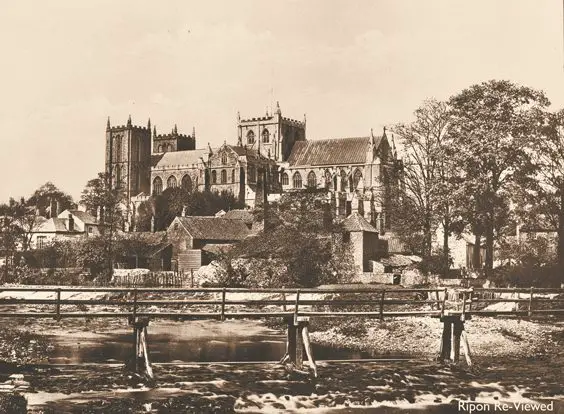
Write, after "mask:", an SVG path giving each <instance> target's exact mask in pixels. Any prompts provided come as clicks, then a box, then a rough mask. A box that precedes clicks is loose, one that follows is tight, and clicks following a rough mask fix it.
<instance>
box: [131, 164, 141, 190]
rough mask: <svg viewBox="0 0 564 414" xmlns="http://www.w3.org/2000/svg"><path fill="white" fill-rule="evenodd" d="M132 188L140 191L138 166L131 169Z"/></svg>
mask: <svg viewBox="0 0 564 414" xmlns="http://www.w3.org/2000/svg"><path fill="white" fill-rule="evenodd" d="M131 186H132V187H133V189H134V191H139V190H138V189H139V171H138V169H137V166H136V165H134V166H133V167H132V168H131Z"/></svg>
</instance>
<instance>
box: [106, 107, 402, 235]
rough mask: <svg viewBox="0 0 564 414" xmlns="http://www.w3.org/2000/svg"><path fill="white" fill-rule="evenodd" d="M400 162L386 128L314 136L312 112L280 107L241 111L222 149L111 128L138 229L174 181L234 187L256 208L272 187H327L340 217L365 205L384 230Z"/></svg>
mask: <svg viewBox="0 0 564 414" xmlns="http://www.w3.org/2000/svg"><path fill="white" fill-rule="evenodd" d="M398 166H399V162H398V160H397V155H396V151H395V147H394V145H393V142H392V144H391V145H390V143H389V141H388V138H387V136H386V130H385V129H384V131H383V133H382V135H374V133H373V131H372V130H371V131H370V134H369V135H367V136H363V137H352V138H330V139H315V140H307V139H306V119H305V116H304V119H303V120H302V121H299V120H295V119H291V118H286V117H284V116H282V111H281V109H280V106H279V104H278V103H277V104H276V109H275V110H274V111H273V113H271V114H269V113H267V114H266V116H262V117H257V118H247V119H243V118H241V116H240V115H239V114H237V142H236V144H230V143H229V144H228V143H227V142H224V143H223V145H221V146H220V147H219V148H211V147H210V146H209V144H208V147H207V148H199V149H198V148H196V133H195V128H193V129H192V134H191V135H186V134H181V133H178V129H177V127H176V126H174V128H173V129H172V131H171V132H170V133H168V134H158V133H157V129H156V127H155V126H153V127H152V128H151V121H150V120H149V121H148V123H147V126H146V127H143V126H136V125H133V124H132V122H131V117H129V119H128V120H127V124H126V125H122V126H112V125H111V124H110V120H109V119H108V123H107V127H106V166H105V170H106V173H108V174H109V175H110V176H111V177H112V182H113V185H115V186H121V187H122V188H123V189H124V192H125V196H126V200H127V201H126V203H127V206H126V210H127V211H128V216H129V226H130V229H131V230H133V229H134V224H133V223H134V221H135V220H134V217H135V215H136V208H137V206H138V205H139V203H141V202H143V201H145V200H147V199H149V198H150V196H152V195H159V194H161V193H162V192H163V191H164V190H166V189H167V188H171V187H179V186H180V187H182V188H184V189H186V190H188V191H204V190H211V191H222V190H227V191H230V192H232V193H233V194H234V195H235V196H236V197H238V198H239V200H240V201H244V202H245V204H246V205H247V206H248V207H249V208H252V207H254V205H255V202H256V200H262V197H266V194H281V193H283V192H287V191H299V190H300V189H304V188H306V187H307V188H322V189H326V190H327V197H328V199H329V200H330V201H331V202H332V203H333V205H334V208H335V213H336V215H337V216H340V217H346V216H348V215H350V214H351V213H352V212H358V213H359V214H360V215H362V216H364V217H365V218H366V219H367V220H369V221H370V222H371V223H372V224H373V225H374V226H375V227H376V228H377V229H378V231H379V232H380V233H381V234H383V233H384V232H385V231H386V230H387V229H389V227H390V223H389V220H388V219H387V214H386V212H387V210H388V209H389V206H388V199H389V190H390V186H391V185H392V178H391V177H392V174H391V171H392V169H394V168H397V167H398Z"/></svg>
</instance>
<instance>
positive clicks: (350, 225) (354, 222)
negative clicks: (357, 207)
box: [343, 211, 378, 233]
mask: <svg viewBox="0 0 564 414" xmlns="http://www.w3.org/2000/svg"><path fill="white" fill-rule="evenodd" d="M343 227H344V228H345V230H347V231H365V232H368V233H378V230H376V229H375V228H374V226H372V224H370V223H369V222H368V221H366V219H365V218H364V217H362V216H361V215H360V214H358V213H357V212H356V211H355V212H354V213H352V214H351V215H350V216H348V217H347V218H346V219H345V220H343Z"/></svg>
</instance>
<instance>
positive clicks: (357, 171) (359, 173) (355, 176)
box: [353, 168, 362, 190]
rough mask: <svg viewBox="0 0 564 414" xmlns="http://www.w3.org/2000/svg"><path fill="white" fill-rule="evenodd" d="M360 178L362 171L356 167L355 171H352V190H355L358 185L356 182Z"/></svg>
mask: <svg viewBox="0 0 564 414" xmlns="http://www.w3.org/2000/svg"><path fill="white" fill-rule="evenodd" d="M360 180H362V173H361V172H360V170H359V169H358V168H357V169H356V171H355V172H354V178H353V187H354V190H356V188H357V187H358V183H359V182H360Z"/></svg>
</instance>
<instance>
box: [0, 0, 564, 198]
mask: <svg viewBox="0 0 564 414" xmlns="http://www.w3.org/2000/svg"><path fill="white" fill-rule="evenodd" d="M562 7H563V5H562V3H561V2H559V1H557V0H496V1H492V0H474V1H467V0H425V1H423V0H278V1H264V0H224V1H209V0H208V1H205V2H204V1H201V0H198V1H187V0H179V1H172V0H171V1H166V2H159V3H157V2H149V1H145V0H137V1H115V0H97V1H88V2H86V1H80V2H78V1H75V0H69V1H62V0H60V1H58V0H53V1H49V2H43V1H27V0H23V1H22V0H20V1H18V2H7V3H5V4H4V5H3V8H2V13H0V50H1V52H2V56H3V59H2V64H1V65H0V93H1V98H0V130H1V133H0V148H1V150H0V174H1V176H2V177H3V179H2V181H1V182H2V184H1V185H0V202H4V201H7V199H8V198H9V197H15V198H19V197H20V196H24V197H28V196H29V195H31V193H33V191H34V190H35V189H37V188H38V187H39V186H40V185H42V184H43V183H45V182H47V181H52V182H53V183H54V184H55V185H57V186H58V187H59V188H60V189H62V190H63V191H66V192H68V193H69V194H71V195H72V196H73V197H74V198H75V199H79V197H80V192H81V191H82V189H83V188H84V186H85V184H86V182H87V181H88V180H89V179H91V178H94V177H95V176H96V175H97V173H98V172H100V171H102V170H103V169H104V145H105V129H106V121H107V117H108V116H109V117H110V120H111V123H112V125H123V124H125V123H126V121H127V117H128V116H129V115H131V118H132V121H133V123H134V124H136V125H142V126H146V124H147V121H148V119H149V118H150V119H151V123H152V124H153V125H156V127H157V132H161V133H163V132H169V131H171V130H172V128H173V127H174V125H175V124H177V125H178V130H179V132H182V133H187V134H190V133H191V131H192V128H193V127H194V128H195V130H196V140H197V141H196V142H197V147H198V148H203V147H206V146H207V143H208V142H209V143H210V144H211V146H212V147H213V146H219V145H221V144H222V143H223V142H224V141H227V142H228V143H233V144H235V143H236V139H237V138H236V137H237V131H236V118H237V111H240V113H241V116H242V117H243V118H246V117H256V116H262V115H264V114H265V112H266V111H267V110H270V109H271V108H272V107H273V106H275V105H276V101H279V102H280V107H281V110H282V114H283V116H285V117H289V118H294V119H300V120H301V119H303V117H304V114H307V132H306V134H307V138H308V139H321V138H332V137H333V138H336V137H347V136H365V135H368V134H369V133H370V129H371V128H373V129H374V131H375V133H380V132H381V130H382V128H383V127H384V126H386V125H388V126H390V125H393V124H394V123H397V122H408V121H410V120H411V119H412V114H413V111H414V110H415V109H416V108H417V107H418V106H419V105H420V104H421V103H422V102H423V100H425V99H427V98H431V97H434V98H437V99H447V98H448V97H450V96H452V95H454V94H456V93H457V92H460V91H461V90H462V89H464V88H467V87H469V86H471V85H473V84H476V83H480V82H483V81H487V80H490V79H507V80H510V81H513V82H516V83H519V84H522V85H526V86H530V87H533V88H536V89H541V90H544V91H545V92H546V94H547V96H548V98H549V99H550V100H551V102H552V107H551V108H553V109H555V110H556V109H560V108H562V107H564V58H563V50H564V47H563V27H562V25H563V16H562Z"/></svg>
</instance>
